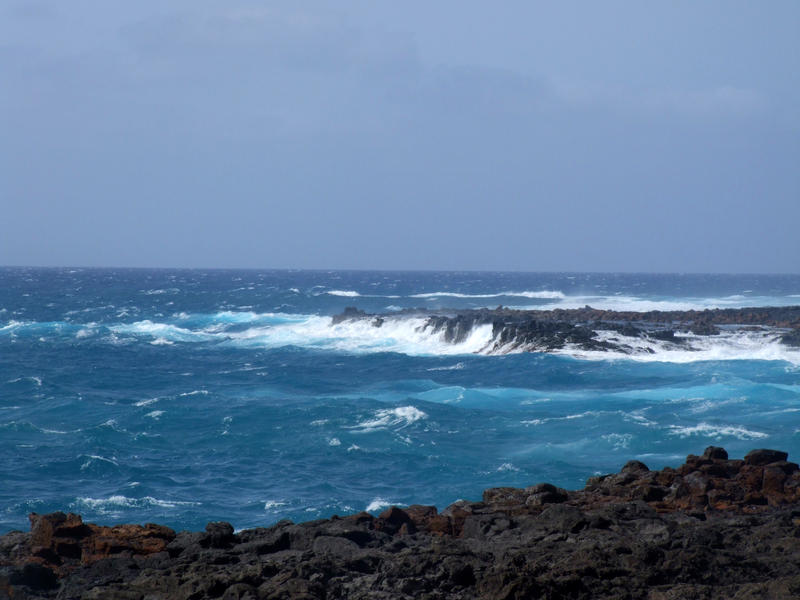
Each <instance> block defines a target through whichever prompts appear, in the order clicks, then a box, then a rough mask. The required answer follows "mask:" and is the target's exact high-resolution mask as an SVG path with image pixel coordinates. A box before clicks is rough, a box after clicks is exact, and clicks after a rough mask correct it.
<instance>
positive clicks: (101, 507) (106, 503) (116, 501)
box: [73, 495, 200, 513]
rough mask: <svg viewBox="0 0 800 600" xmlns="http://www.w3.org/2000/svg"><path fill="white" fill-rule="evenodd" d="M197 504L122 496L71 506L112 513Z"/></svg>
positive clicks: (194, 504)
mask: <svg viewBox="0 0 800 600" xmlns="http://www.w3.org/2000/svg"><path fill="white" fill-rule="evenodd" d="M199 504H200V503H199V502H186V501H178V500H159V499H158V498H153V497H152V496H144V497H143V498H129V497H127V496H122V495H114V496H109V497H108V498H89V497H86V498H77V499H76V500H75V502H74V503H73V506H76V507H80V508H86V509H89V510H93V511H96V512H99V513H108V512H114V511H115V510H119V509H123V508H151V507H159V508H177V507H179V506H198V505H199Z"/></svg>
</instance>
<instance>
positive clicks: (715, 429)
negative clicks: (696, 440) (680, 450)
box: [668, 422, 769, 440]
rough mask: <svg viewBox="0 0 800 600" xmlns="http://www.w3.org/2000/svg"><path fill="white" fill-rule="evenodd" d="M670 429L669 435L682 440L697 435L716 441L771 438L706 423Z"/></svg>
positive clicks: (757, 433)
mask: <svg viewBox="0 0 800 600" xmlns="http://www.w3.org/2000/svg"><path fill="white" fill-rule="evenodd" d="M669 428H670V431H669V432H668V433H669V435H676V436H679V437H682V438H685V437H689V436H695V435H696V436H700V437H708V438H714V439H720V438H723V437H735V438H737V439H740V440H757V439H763V438H767V437H769V435H768V434H766V433H763V432H761V431H753V430H750V429H745V428H744V427H740V426H737V425H712V424H710V423H705V422H702V423H698V424H697V425H690V426H680V425H670V427H669Z"/></svg>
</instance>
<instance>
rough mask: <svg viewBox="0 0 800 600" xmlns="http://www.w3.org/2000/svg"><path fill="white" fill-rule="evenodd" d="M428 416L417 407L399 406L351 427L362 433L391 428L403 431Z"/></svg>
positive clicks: (377, 412) (376, 413)
mask: <svg viewBox="0 0 800 600" xmlns="http://www.w3.org/2000/svg"><path fill="white" fill-rule="evenodd" d="M427 416H428V415H427V414H426V413H424V412H422V411H421V410H419V409H418V408H417V407H415V406H398V407H397V408H384V409H381V410H377V411H375V414H374V417H373V418H372V419H368V420H366V421H362V422H361V423H359V424H358V425H355V426H353V427H351V429H355V430H358V431H362V432H367V431H374V430H376V429H386V428H389V427H392V428H397V429H403V428H405V427H408V426H409V425H411V424H412V423H416V422H417V421H419V420H420V419H425V418H427Z"/></svg>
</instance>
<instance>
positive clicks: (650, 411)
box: [0, 268, 800, 533]
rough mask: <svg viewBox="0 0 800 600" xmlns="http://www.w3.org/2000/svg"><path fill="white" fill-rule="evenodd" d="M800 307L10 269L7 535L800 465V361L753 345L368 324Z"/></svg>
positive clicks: (567, 284) (366, 279)
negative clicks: (63, 522)
mask: <svg viewBox="0 0 800 600" xmlns="http://www.w3.org/2000/svg"><path fill="white" fill-rule="evenodd" d="M798 304H800V276H798V275H649V274H586V273H478V272H395V271H387V272H380V271H372V272H367V271H289V270H279V271H257V270H242V271H238V270H169V269H164V270H146V269H67V268H62V269H43V268H41V269H40V268H2V269H0V482H2V483H1V484H0V533H4V532H6V531H9V530H11V529H27V527H28V522H27V514H28V513H30V512H38V513H45V512H51V511H56V510H62V511H65V512H67V511H71V512H77V513H80V514H81V515H83V517H84V519H85V520H88V521H94V522H98V523H102V524H114V523H122V522H137V523H144V522H158V523H162V524H165V525H168V526H170V527H173V528H175V529H193V530H197V529H202V528H203V527H204V526H205V524H206V523H207V522H209V521H216V520H225V521H229V522H231V523H232V524H233V525H234V527H235V528H236V529H243V528H249V527H255V526H267V525H270V524H272V523H275V522H277V521H279V520H281V519H292V520H294V521H307V520H311V519H316V518H322V517H329V516H331V515H334V514H340V515H341V514H347V513H354V512H358V511H362V510H368V511H372V512H377V511H380V510H382V509H383V508H385V507H386V506H389V505H391V504H398V505H407V504H413V503H418V504H435V505H437V506H438V507H439V508H440V509H441V508H444V507H445V506H447V505H448V504H450V503H452V502H454V501H455V500H458V499H462V498H463V499H470V500H477V499H479V498H480V496H481V492H482V490H484V489H485V488H488V487H494V486H517V487H524V486H528V485H532V484H534V483H537V482H541V481H549V482H551V483H554V484H556V485H559V486H562V487H566V488H573V489H574V488H581V487H583V485H584V483H585V481H586V479H587V478H588V477H590V476H592V475H596V474H599V473H606V472H612V471H617V470H618V469H619V468H620V467H621V466H622V464H624V463H625V462H626V461H627V460H629V459H632V458H636V459H639V460H642V461H643V462H645V463H646V464H648V465H649V466H650V467H651V468H661V467H664V466H667V465H676V464H679V463H680V462H682V461H683V459H684V458H685V456H686V455H687V454H689V453H700V452H702V450H703V449H704V448H705V447H706V446H709V445H718V446H724V447H725V448H726V449H727V450H728V451H729V453H730V454H731V455H732V456H733V457H741V456H742V455H743V454H744V453H746V452H747V451H748V450H750V449H752V448H760V447H767V448H776V449H781V450H785V451H787V452H789V454H790V460H795V461H796V460H798V459H800V349H798V348H794V349H793V348H791V347H789V346H786V345H783V344H781V343H780V342H779V341H778V340H777V338H776V337H775V336H770V335H764V334H763V332H762V333H758V332H752V333H750V332H747V331H745V332H740V333H737V334H725V335H719V336H711V337H708V339H707V340H705V341H704V342H703V345H702V347H699V348H693V349H691V350H681V349H680V348H678V349H676V348H674V347H673V348H671V349H668V348H666V347H664V346H663V345H662V346H657V347H655V351H653V352H649V351H648V352H644V351H643V352H641V353H635V354H632V355H628V356H625V355H617V354H613V353H604V352H602V351H596V352H588V351H580V350H578V349H570V348H568V347H567V348H564V349H562V350H559V351H558V352H556V353H532V352H517V353H507V354H503V353H486V352H483V351H482V349H483V348H485V347H486V342H487V341H488V338H487V336H489V335H491V331H490V328H488V329H487V328H477V329H476V330H475V331H474V332H473V333H472V334H471V335H469V336H468V337H467V338H466V339H464V340H461V341H459V342H458V343H448V342H446V341H445V340H444V339H443V338H442V336H441V335H439V334H436V333H433V332H431V331H427V330H424V329H421V328H420V327H419V323H418V322H417V321H416V320H415V319H414V318H413V317H408V318H399V317H396V318H387V319H386V321H385V323H384V324H383V325H382V326H381V327H374V326H371V325H370V324H369V323H367V322H365V321H353V322H343V323H339V324H336V325H333V324H332V319H331V317H332V315H335V314H338V313H341V312H342V311H343V310H344V309H345V308H346V307H348V306H353V307H357V308H359V309H361V310H364V311H367V312H369V313H385V314H386V315H387V316H390V315H393V314H395V315H396V314H398V312H399V311H401V310H402V309H404V308H413V307H421V308H426V309H443V308H453V309H459V308H478V307H492V308H493V307H497V306H499V305H502V306H505V307H513V308H539V309H550V308H579V307H583V306H586V305H589V306H592V307H594V308H607V309H617V310H659V309H660V310H688V309H692V308H697V309H703V308H713V307H723V308H725V307H749V306H790V305H798Z"/></svg>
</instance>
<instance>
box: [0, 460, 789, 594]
mask: <svg viewBox="0 0 800 600" xmlns="http://www.w3.org/2000/svg"><path fill="white" fill-rule="evenodd" d="M787 458H788V456H787V454H786V453H785V452H780V451H777V450H764V449H761V450H754V451H752V452H750V453H749V454H748V455H747V456H746V457H745V459H744V460H736V459H729V458H728V453H727V452H726V451H725V450H724V449H723V448H718V447H714V446H710V447H708V448H706V450H705V451H704V452H703V454H702V455H699V456H698V455H689V456H688V457H687V459H686V463H685V464H684V465H681V466H679V467H677V468H674V469H673V468H669V467H667V468H664V469H662V470H660V471H651V470H649V469H648V468H647V466H645V465H644V464H643V463H641V462H639V461H635V460H634V461H629V462H628V463H626V464H625V466H624V467H623V468H622V470H621V472H619V473H614V474H609V475H602V476H599V477H592V478H590V479H589V481H588V482H587V486H586V487H585V488H584V489H583V490H579V491H566V490H562V489H560V488H557V487H556V486H553V485H551V484H549V483H540V484H536V485H533V486H530V487H528V488H525V489H517V488H509V487H506V488H492V489H489V490H486V491H485V492H484V494H483V498H482V500H481V501H480V502H467V501H459V502H456V503H455V504H452V505H450V506H448V507H447V508H445V509H444V510H443V511H442V512H441V513H439V512H438V511H437V510H436V508H435V507H432V506H420V505H413V506H409V507H407V508H405V509H402V508H399V507H390V508H389V509H387V510H386V511H384V512H383V513H381V515H380V516H378V517H373V516H372V515H370V514H368V513H359V514H356V515H350V516H345V517H332V518H331V519H320V520H318V521H312V522H309V523H300V524H294V523H291V522H289V521H281V522H280V523H277V524H275V525H273V526H272V527H269V528H257V529H250V530H245V531H241V532H239V533H238V534H235V533H234V530H233V527H232V526H231V525H230V524H229V523H224V522H217V523H209V524H208V526H207V527H206V531H205V532H194V533H192V532H180V533H178V534H177V535H176V534H175V533H174V532H172V530H170V529H168V528H166V527H161V526H158V525H152V524H148V525H145V526H140V525H119V526H116V527H100V526H97V525H94V524H91V523H84V522H83V521H82V519H81V518H80V516H78V515H73V514H64V513H52V514H49V515H36V514H32V515H31V532H30V533H22V532H10V533H8V534H6V535H4V536H0V598H14V599H15V600H20V599H23V600H34V599H35V600H44V599H58V600H78V599H97V600H100V599H105V598H111V599H116V598H119V599H123V600H173V599H175V600H203V599H206V598H208V599H210V598H221V599H223V600H232V599H238V600H245V599H247V600H262V599H279V598H281V599H282V598H298V599H299V598H303V599H323V598H324V599H326V600H330V599H336V598H353V599H358V600H367V599H373V598H375V599H378V600H381V599H390V598H392V599H394V598H400V599H408V600H410V599H412V598H427V599H429V600H434V599H471V598H476V599H477V598H488V599H498V600H499V599H504V600H508V599H522V598H546V599H560V598H574V599H581V600H583V599H585V600H589V599H594V598H606V599H611V598H614V599H617V598H623V599H628V600H634V599H641V600H677V599H684V598H686V599H695V600H727V599H738V600H745V599H750V600H755V599H756V598H774V599H783V598H800V467H798V465H797V464H796V463H793V462H789V461H787V460H786V459H787Z"/></svg>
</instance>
